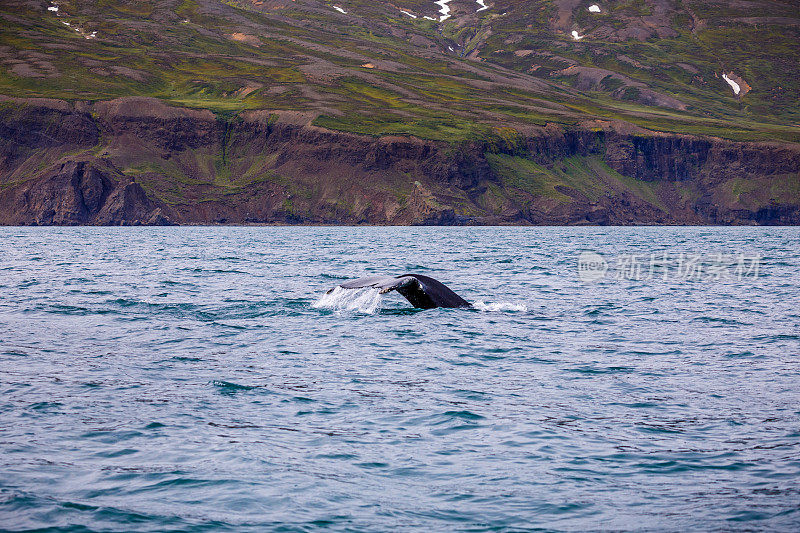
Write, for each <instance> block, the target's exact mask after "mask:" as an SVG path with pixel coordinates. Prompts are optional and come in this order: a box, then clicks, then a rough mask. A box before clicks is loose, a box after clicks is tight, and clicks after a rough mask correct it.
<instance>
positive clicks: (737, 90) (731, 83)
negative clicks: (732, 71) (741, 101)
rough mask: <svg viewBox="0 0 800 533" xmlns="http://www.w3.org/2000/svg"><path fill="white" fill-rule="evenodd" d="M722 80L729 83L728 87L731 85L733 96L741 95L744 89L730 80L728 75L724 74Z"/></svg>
mask: <svg viewBox="0 0 800 533" xmlns="http://www.w3.org/2000/svg"><path fill="white" fill-rule="evenodd" d="M722 79H723V80H725V81H727V82H728V85H730V86H731V89H733V94H736V95H738V94H739V93H740V92H741V91H742V88H741V87H739V84H738V83H736V82H735V81H733V80H732V79H730V78H729V77H728V75H727V74H725V73H724V72H723V73H722Z"/></svg>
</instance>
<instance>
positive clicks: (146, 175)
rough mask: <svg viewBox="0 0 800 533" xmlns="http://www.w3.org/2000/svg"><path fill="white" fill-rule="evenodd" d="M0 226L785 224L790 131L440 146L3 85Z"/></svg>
mask: <svg viewBox="0 0 800 533" xmlns="http://www.w3.org/2000/svg"><path fill="white" fill-rule="evenodd" d="M0 223H2V224H7V225H8V224H25V225H27V224H46V225H49V224H56V225H76V224H105V225H109V224H110V225H117V224H125V225H127V224H215V223H228V224H240V223H312V224H362V223H366V224H797V223H800V146H798V145H796V144H791V143H742V142H732V141H726V140H721V139H717V138H701V137H695V136H689V135H675V134H665V133H659V132H652V131H646V130H642V129H639V128H634V127H632V126H630V125H627V124H624V123H614V122H598V121H594V122H587V123H584V124H579V125H576V126H575V127H570V128H566V127H563V126H554V125H549V126H546V127H541V128H535V127H531V128H529V129H527V130H525V131H517V130H510V129H497V130H494V132H493V133H491V134H489V135H487V136H485V138H476V139H475V140H471V141H464V142H458V143H447V142H440V141H428V140H421V139H417V138H414V137H404V136H396V137H372V136H365V135H356V134H350V133H343V132H338V131H333V130H328V129H323V128H319V127H316V126H313V125H312V122H311V120H310V118H309V117H304V116H302V115H300V114H288V113H270V112H267V111H253V112H246V113H242V114H239V115H235V116H227V117H224V118H223V117H220V116H215V115H214V114H212V113H211V112H210V111H196V110H190V109H182V108H176V107H169V106H167V105H165V104H163V103H161V102H160V101H158V100H155V99H149V98H126V99H118V100H113V101H106V102H99V103H95V104H88V103H84V104H82V103H67V102H63V101H57V100H18V99H10V98H6V99H4V100H2V101H0Z"/></svg>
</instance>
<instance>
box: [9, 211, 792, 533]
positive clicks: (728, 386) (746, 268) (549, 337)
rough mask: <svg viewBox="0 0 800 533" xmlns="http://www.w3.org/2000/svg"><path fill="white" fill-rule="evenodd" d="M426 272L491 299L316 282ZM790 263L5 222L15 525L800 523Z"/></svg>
mask: <svg viewBox="0 0 800 533" xmlns="http://www.w3.org/2000/svg"><path fill="white" fill-rule="evenodd" d="M598 258H599V259H598ZM698 258H699V259H698ZM581 261H583V263H581ZM579 263H581V264H582V266H581V267H580V268H579ZM409 272H412V273H422V274H426V275H429V276H432V277H434V278H436V279H438V280H440V281H442V282H443V283H445V284H447V285H448V286H449V287H450V288H452V289H453V290H454V291H456V292H457V293H458V294H460V295H461V296H463V297H464V298H466V299H467V300H469V301H470V302H474V303H475V306H474V307H473V308H471V309H432V310H426V311H422V310H418V309H413V308H412V307H411V306H410V304H409V303H408V302H406V301H405V300H404V299H402V297H401V296H399V295H398V294H397V293H389V294H386V295H379V294H378V293H377V291H374V290H371V289H363V290H358V291H344V290H341V289H340V290H336V291H333V292H332V293H331V294H328V295H326V292H327V291H328V290H329V289H332V288H334V287H336V286H337V285H338V284H340V283H342V282H343V281H344V280H348V279H352V278H355V277H359V276H362V275H369V274H377V273H385V274H403V273H409ZM798 272H800V230H798V228H751V227H748V228H743V227H737V228H677V227H666V228H664V227H662V228H658V227H644V228H389V227H387V228H368V227H356V228H340V227H336V228H330V227H324V228H320V227H302V228H297V227H244V228H241V227H239V228H233V227H214V228H189V227H186V228H183V227H181V228H2V229H0V529H4V530H20V529H36V528H48V527H51V528H55V529H54V530H58V529H62V530H73V531H109V530H113V531H212V530H213V531H218V530H221V531H224V530H231V531H313V530H317V529H329V530H334V531H336V530H348V531H404V530H407V531H410V530H424V531H434V530H435V531H516V530H527V529H532V528H541V529H545V530H598V529H599V530H608V529H613V530H634V531H635V530H672V531H678V530H687V529H693V530H736V529H746V530H785V531H791V530H797V529H798V528H800V366H799V365H800V326H799V324H800V288H799V287H798V282H799V280H798Z"/></svg>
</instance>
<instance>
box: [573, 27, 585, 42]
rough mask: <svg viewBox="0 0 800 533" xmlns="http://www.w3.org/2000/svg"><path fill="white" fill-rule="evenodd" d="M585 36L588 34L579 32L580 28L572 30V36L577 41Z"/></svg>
mask: <svg viewBox="0 0 800 533" xmlns="http://www.w3.org/2000/svg"><path fill="white" fill-rule="evenodd" d="M584 37H586V36H585V35H581V34H579V33H578V30H572V38H573V39H575V40H576V41H580V40H581V39H583V38H584Z"/></svg>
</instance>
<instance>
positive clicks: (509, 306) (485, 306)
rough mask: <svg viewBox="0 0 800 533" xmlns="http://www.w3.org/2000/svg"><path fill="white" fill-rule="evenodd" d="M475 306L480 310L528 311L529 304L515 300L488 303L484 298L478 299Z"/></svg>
mask: <svg viewBox="0 0 800 533" xmlns="http://www.w3.org/2000/svg"><path fill="white" fill-rule="evenodd" d="M472 305H473V307H474V308H475V309H477V310H479V311H495V312H496V311H515V312H520V313H526V312H528V306H527V305H525V304H515V303H513V302H492V303H486V302H484V301H483V300H478V301H477V302H475V303H474V304H472Z"/></svg>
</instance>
